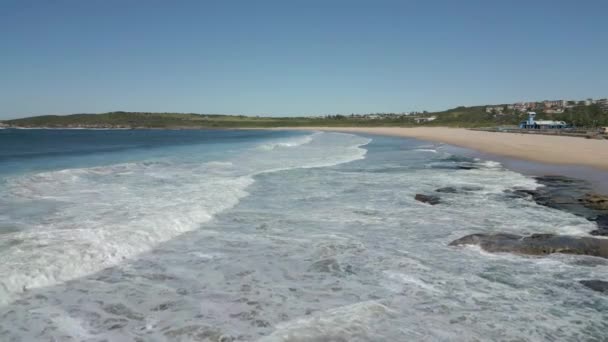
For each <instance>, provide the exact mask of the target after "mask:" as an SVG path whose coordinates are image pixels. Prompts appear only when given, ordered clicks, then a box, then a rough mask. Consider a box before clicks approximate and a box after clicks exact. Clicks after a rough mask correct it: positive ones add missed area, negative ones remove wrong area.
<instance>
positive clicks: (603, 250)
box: [450, 233, 608, 258]
mask: <svg viewBox="0 0 608 342" xmlns="http://www.w3.org/2000/svg"><path fill="white" fill-rule="evenodd" d="M460 245H478V246H480V247H481V248H483V249H484V250H485V251H488V252H509V253H516V254H526V255H547V254H552V253H563V254H578V255H591V256H596V257H602V258H608V239H597V238H592V237H578V236H568V235H554V234H533V235H530V236H521V235H515V234H500V233H499V234H472V235H467V236H465V237H462V238H460V239H458V240H455V241H452V242H451V243H450V246H460Z"/></svg>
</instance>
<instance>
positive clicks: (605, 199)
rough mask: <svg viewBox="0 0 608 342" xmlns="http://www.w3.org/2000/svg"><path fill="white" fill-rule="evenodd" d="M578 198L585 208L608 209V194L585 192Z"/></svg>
mask: <svg viewBox="0 0 608 342" xmlns="http://www.w3.org/2000/svg"><path fill="white" fill-rule="evenodd" d="M578 200H579V202H581V203H582V204H583V205H584V206H585V207H587V208H590V209H595V210H608V196H604V195H600V194H594V193H587V194H585V195H584V196H583V197H581V198H579V199H578Z"/></svg>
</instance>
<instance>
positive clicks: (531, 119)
mask: <svg viewBox="0 0 608 342" xmlns="http://www.w3.org/2000/svg"><path fill="white" fill-rule="evenodd" d="M566 127H568V124H567V123H565V122H564V121H553V120H538V121H537V120H536V113H535V112H528V120H527V121H522V122H520V123H519V128H526V129H561V128H566Z"/></svg>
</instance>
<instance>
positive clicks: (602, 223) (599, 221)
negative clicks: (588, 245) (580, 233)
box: [591, 214, 608, 236]
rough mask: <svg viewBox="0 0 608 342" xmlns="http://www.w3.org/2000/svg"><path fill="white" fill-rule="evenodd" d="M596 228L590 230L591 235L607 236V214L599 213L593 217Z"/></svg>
mask: <svg viewBox="0 0 608 342" xmlns="http://www.w3.org/2000/svg"><path fill="white" fill-rule="evenodd" d="M594 221H595V224H596V225H597V229H596V230H593V231H592V232H591V235H597V236H608V214H606V215H599V216H598V217H596V218H595V220H594Z"/></svg>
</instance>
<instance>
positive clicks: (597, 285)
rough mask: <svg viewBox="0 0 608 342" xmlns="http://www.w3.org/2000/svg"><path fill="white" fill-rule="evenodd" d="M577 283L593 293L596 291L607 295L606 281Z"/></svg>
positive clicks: (607, 282)
mask: <svg viewBox="0 0 608 342" xmlns="http://www.w3.org/2000/svg"><path fill="white" fill-rule="evenodd" d="M579 283H581V284H583V285H585V286H586V287H588V288H590V289H592V290H593V291H598V292H602V293H608V281H603V280H581V281H579Z"/></svg>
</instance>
